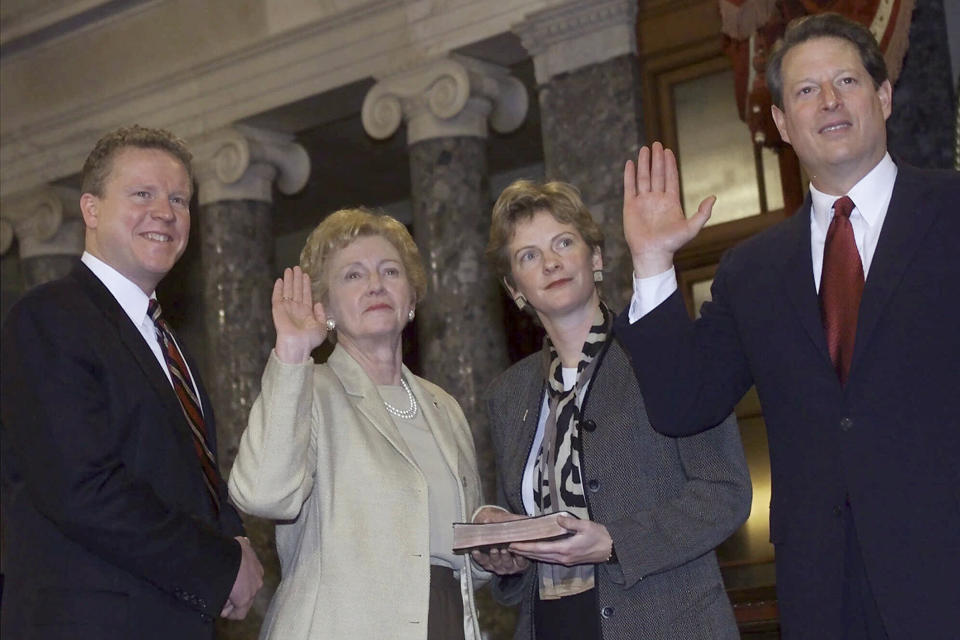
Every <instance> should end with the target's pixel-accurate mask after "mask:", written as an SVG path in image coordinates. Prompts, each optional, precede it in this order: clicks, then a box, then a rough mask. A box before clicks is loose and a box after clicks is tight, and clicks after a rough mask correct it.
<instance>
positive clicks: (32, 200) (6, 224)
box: [0, 186, 84, 289]
mask: <svg viewBox="0 0 960 640" xmlns="http://www.w3.org/2000/svg"><path fill="white" fill-rule="evenodd" d="M83 237H84V226H83V218H82V216H81V215H80V193H79V191H77V190H76V189H70V188H67V187H60V186H47V187H41V188H39V189H34V190H31V191H28V192H25V193H21V194H17V195H13V196H10V197H8V198H4V200H3V207H2V210H0V253H6V252H7V251H8V250H9V249H10V247H11V246H12V245H13V239H14V238H16V239H17V246H18V253H19V258H20V272H21V275H22V277H23V284H24V289H31V288H33V287H35V286H37V285H39V284H43V283H44V282H48V281H50V280H55V279H57V278H60V277H63V276H65V275H66V274H67V273H68V272H69V271H70V270H71V269H72V268H73V266H74V265H75V264H76V263H77V260H78V259H79V258H80V254H81V253H83Z"/></svg>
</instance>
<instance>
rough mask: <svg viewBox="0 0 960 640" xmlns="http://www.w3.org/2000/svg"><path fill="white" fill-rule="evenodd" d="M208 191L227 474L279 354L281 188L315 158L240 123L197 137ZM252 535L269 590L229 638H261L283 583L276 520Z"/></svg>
mask: <svg viewBox="0 0 960 640" xmlns="http://www.w3.org/2000/svg"><path fill="white" fill-rule="evenodd" d="M190 142H191V149H193V152H194V154H195V157H196V161H195V168H196V173H197V182H198V184H199V190H198V202H199V205H200V215H199V223H200V241H201V263H202V267H203V290H204V319H205V325H206V335H207V340H208V347H207V362H208V363H209V369H210V371H209V372H207V375H205V376H204V380H206V381H207V384H208V385H209V393H210V396H211V401H212V402H213V407H214V412H215V414H216V419H217V444H218V456H219V463H220V469H221V472H222V473H223V474H224V477H226V476H227V475H228V474H229V472H230V468H231V466H232V465H233V460H234V458H235V457H236V454H237V446H238V445H239V442H240V436H241V435H242V434H243V430H244V428H245V427H246V424H247V416H248V414H249V412H250V407H251V405H252V404H253V401H254V399H255V398H256V396H257V394H258V393H259V392H260V376H261V374H262V373H263V368H264V365H265V364H266V361H267V356H268V355H269V353H270V349H271V348H272V347H273V340H274V333H273V320H272V318H271V314H270V295H271V291H272V286H273V280H274V279H275V278H276V276H277V274H276V273H274V266H273V246H274V242H273V184H274V182H276V184H277V186H278V188H279V189H280V191H281V192H283V193H294V192H296V191H299V190H300V189H301V188H302V187H303V185H304V184H306V181H307V178H308V177H309V169H310V159H309V157H308V156H307V153H306V151H305V150H304V149H303V147H301V146H300V145H298V144H296V143H295V142H294V141H293V139H292V137H291V136H286V135H280V134H275V133H272V132H268V131H263V130H258V129H253V128H250V127H243V126H240V125H236V126H233V127H229V128H226V129H221V130H219V131H216V132H214V133H211V134H208V135H205V136H204V137H202V138H200V139H197V140H191V141H190ZM244 522H245V524H246V527H247V535H248V536H249V537H250V539H251V541H252V543H253V546H254V548H255V549H256V551H257V554H258V556H259V557H260V560H261V562H262V563H263V565H264V569H265V575H264V588H263V590H262V591H261V592H260V594H259V595H258V597H257V601H256V603H255V604H254V607H253V609H252V610H251V612H250V614H249V615H248V616H247V618H246V620H244V621H243V622H242V623H223V622H221V625H222V626H224V627H225V629H223V631H224V635H226V636H228V637H230V638H232V639H235V640H239V639H241V638H243V639H244V640H246V639H247V638H250V639H253V638H256V637H257V630H258V628H259V626H260V624H261V623H262V620H263V616H264V614H265V612H266V607H267V604H268V603H269V600H270V597H271V596H272V595H273V592H274V591H275V590H276V586H277V584H278V582H279V563H278V560H277V557H276V551H275V546H274V527H273V523H272V522H269V521H266V520H262V519H259V518H253V517H246V518H244Z"/></svg>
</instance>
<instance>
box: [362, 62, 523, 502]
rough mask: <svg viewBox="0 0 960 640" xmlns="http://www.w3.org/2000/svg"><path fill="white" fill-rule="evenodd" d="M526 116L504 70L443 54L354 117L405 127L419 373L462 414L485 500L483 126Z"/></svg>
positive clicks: (494, 350) (494, 329)
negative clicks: (421, 273) (423, 290)
mask: <svg viewBox="0 0 960 640" xmlns="http://www.w3.org/2000/svg"><path fill="white" fill-rule="evenodd" d="M526 110H527V94H526V90H525V89H524V87H523V85H522V84H521V83H520V82H519V81H518V80H517V79H516V78H513V77H511V76H510V75H509V74H508V72H507V71H506V70H505V69H503V68H501V67H497V66H494V65H491V64H486V63H482V62H480V61H477V60H472V59H469V58H465V57H461V56H455V55H450V56H447V57H444V58H441V59H437V60H432V61H429V62H426V63H424V64H421V65H419V66H416V67H414V68H412V69H408V70H405V71H402V72H400V73H397V74H394V75H392V76H390V77H387V78H383V79H381V80H380V81H379V82H378V83H377V84H376V85H375V86H374V87H373V88H372V89H371V90H370V92H369V93H368V94H367V96H366V99H365V100H364V103H363V113H362V115H363V124H364V127H365V128H366V131H367V133H369V134H370V135H371V136H373V137H375V138H385V137H388V136H390V135H392V134H393V133H394V132H395V131H396V130H397V128H398V127H399V126H400V124H401V122H405V123H406V125H407V145H408V148H409V153H410V183H411V195H412V200H413V231H414V236H415V238H416V240H417V245H418V246H419V247H420V251H421V252H422V254H423V258H424V262H425V264H426V268H427V276H428V281H429V291H428V293H427V297H426V299H425V300H423V301H422V302H421V303H420V304H419V306H418V312H417V313H418V316H417V322H418V325H417V326H418V331H419V343H420V356H421V363H422V365H423V374H424V376H425V377H426V378H428V379H429V380H431V381H433V382H435V383H437V384H439V385H440V386H441V387H443V388H444V389H445V390H446V391H447V392H449V393H450V394H452V395H453V396H454V397H455V398H456V399H457V400H458V401H459V402H460V404H461V405H462V406H463V410H464V413H466V416H467V419H468V420H469V421H470V426H471V428H472V429H473V435H474V440H475V442H476V445H477V452H478V457H479V463H480V473H481V477H482V479H483V482H484V490H485V491H486V493H487V495H488V496H489V497H490V499H492V497H493V489H494V461H493V453H492V450H491V446H490V436H489V430H488V424H487V419H486V415H485V413H484V408H483V406H482V403H481V398H482V394H483V391H484V389H485V388H486V386H487V385H488V384H489V383H490V381H491V380H492V379H493V377H494V376H496V375H497V374H498V373H500V372H501V371H502V370H503V369H504V368H505V367H506V365H507V364H508V363H507V351H506V338H505V335H504V329H503V317H502V308H501V306H500V295H499V292H498V289H497V287H498V286H499V285H498V284H497V283H496V281H495V280H494V278H493V276H492V274H491V272H490V270H489V269H488V267H487V264H486V261H485V260H484V257H483V251H484V248H485V246H486V243H487V238H488V235H489V229H490V206H491V201H490V186H489V179H488V175H487V160H486V137H487V125H488V123H489V124H490V126H492V127H493V128H494V129H496V130H497V131H502V132H506V131H510V130H513V129H515V128H516V127H518V126H519V125H520V124H521V123H522V122H523V118H524V117H525V116H526Z"/></svg>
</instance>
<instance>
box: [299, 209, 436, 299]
mask: <svg viewBox="0 0 960 640" xmlns="http://www.w3.org/2000/svg"><path fill="white" fill-rule="evenodd" d="M366 236H380V237H381V238H383V239H384V240H386V241H387V242H389V243H390V244H392V245H393V247H394V248H395V249H396V250H397V252H398V253H399V254H400V262H401V263H403V270H404V271H405V272H406V274H407V280H409V281H410V284H411V285H412V287H413V291H414V295H416V299H415V300H414V303H417V302H419V301H420V300H423V297H424V296H425V295H426V293H427V274H426V272H425V271H424V269H423V261H422V260H421V259H420V250H419V249H417V245H416V243H414V241H413V238H412V237H410V232H409V231H407V228H406V227H405V226H403V224H401V223H400V222H399V221H397V220H396V219H395V218H392V217H390V216H388V215H387V214H385V213H375V212H373V211H371V210H369V209H367V208H365V207H356V208H352V209H340V210H339V211H335V212H334V213H331V214H330V215H329V216H327V217H326V218H324V220H323V222H321V223H320V224H318V225H317V228H316V229H314V230H313V231H311V232H310V235H309V236H308V237H307V242H306V244H305V245H304V246H303V251H301V252H300V268H301V269H303V270H304V271H305V272H306V273H307V275H309V276H310V283H311V289H312V292H313V299H314V300H318V301H321V302H326V301H327V299H326V296H327V288H328V286H327V267H328V266H329V264H330V257H331V256H332V255H333V254H334V253H336V252H337V251H339V250H340V249H343V248H344V247H346V246H347V245H348V244H350V243H351V242H353V241H354V240H356V239H357V238H360V237H366Z"/></svg>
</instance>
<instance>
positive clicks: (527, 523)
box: [453, 511, 576, 553]
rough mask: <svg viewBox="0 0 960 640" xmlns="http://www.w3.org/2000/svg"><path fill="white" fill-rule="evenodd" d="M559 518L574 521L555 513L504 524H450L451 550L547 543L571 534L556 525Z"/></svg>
mask: <svg viewBox="0 0 960 640" xmlns="http://www.w3.org/2000/svg"><path fill="white" fill-rule="evenodd" d="M559 516H566V517H567V518H576V516H575V515H573V514H572V513H570V512H569V511H558V512H556V513H545V514H543V515H540V516H530V517H526V518H518V519H516V520H507V521H504V522H484V523H473V522H454V523H453V551H454V552H455V553H459V552H464V551H469V550H470V549H477V548H483V547H497V546H502V545H507V544H510V543H511V542H530V541H533V540H551V539H554V538H564V537H566V536H569V535H572V534H573V532H572V531H568V530H566V529H564V528H563V527H561V526H560V524H559V523H558V522H557V518H558V517H559Z"/></svg>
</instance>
